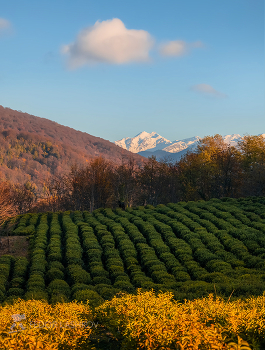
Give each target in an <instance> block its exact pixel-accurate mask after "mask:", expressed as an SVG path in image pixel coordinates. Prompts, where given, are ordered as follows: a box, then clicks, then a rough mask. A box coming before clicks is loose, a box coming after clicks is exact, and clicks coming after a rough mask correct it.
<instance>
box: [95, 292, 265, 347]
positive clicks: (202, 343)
mask: <svg viewBox="0 0 265 350" xmlns="http://www.w3.org/2000/svg"><path fill="white" fill-rule="evenodd" d="M97 312H98V318H99V319H100V320H101V322H102V323H104V324H105V325H108V327H109V329H111V331H112V332H113V333H114V334H115V336H116V337H117V338H119V337H120V338H121V339H124V340H123V344H124V346H125V347H126V346H127V347H126V348H139V347H140V348H143V349H150V350H151V349H181V350H182V349H190V350H191V349H192V350H195V349H233V350H240V349H241V350H247V349H252V347H250V346H254V348H255V349H262V348H261V347H259V345H258V344H259V342H260V340H262V339H264V337H265V295H263V296H261V297H257V298H249V299H247V300H246V301H242V300H238V301H230V302H226V301H224V300H223V299H222V298H219V297H213V295H209V297H207V298H203V299H197V300H194V301H187V302H185V303H183V304H181V303H178V302H176V301H174V300H173V295H172V294H171V293H161V294H158V295H157V296H156V295H155V293H154V292H153V291H147V292H141V291H139V290H138V293H137V295H129V294H127V295H126V294H125V295H122V296H121V297H114V298H113V299H112V300H111V301H107V302H105V303H104V304H103V305H101V306H100V307H99V308H98V309H97ZM117 330H118V332H117ZM121 336H122V337H121ZM243 339H244V340H243ZM246 340H248V342H247V341H246ZM250 344H251V345H250ZM130 346H131V347H130Z"/></svg>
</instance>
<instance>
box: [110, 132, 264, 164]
mask: <svg viewBox="0 0 265 350" xmlns="http://www.w3.org/2000/svg"><path fill="white" fill-rule="evenodd" d="M260 135H262V136H263V137H265V134H260ZM223 138H224V141H225V142H226V143H227V144H230V145H231V146H236V145H237V143H238V141H239V140H240V139H241V136H240V135H239V134H232V135H225V136H223ZM199 140H200V137H199V136H194V137H190V138H188V139H183V140H175V141H169V140H167V139H165V138H164V137H162V136H161V135H159V134H157V133H156V132H154V131H153V132H151V133H148V132H146V131H143V132H141V133H140V134H138V135H136V136H135V137H126V138H123V139H121V140H118V141H115V144H116V145H117V146H120V147H122V148H124V149H127V150H128V151H130V152H133V153H140V154H141V155H142V156H144V157H151V156H152V155H154V156H156V157H157V159H161V158H164V157H167V156H169V157H170V156H171V157H173V159H178V158H180V156H181V155H183V154H184V153H186V152H187V151H190V150H193V149H195V148H196V146H197V142H198V141H199Z"/></svg>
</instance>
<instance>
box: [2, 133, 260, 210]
mask: <svg viewBox="0 0 265 350" xmlns="http://www.w3.org/2000/svg"><path fill="white" fill-rule="evenodd" d="M8 186H9V190H6V193H7V192H8V191H9V193H10V196H9V202H10V201H11V202H12V200H13V201H14V203H16V205H15V207H16V212H17V213H23V212H26V211H29V210H30V211H64V210H88V211H93V210H95V209H97V208H102V207H103V208H106V207H109V208H115V207H118V206H120V207H123V208H125V207H132V206H137V205H147V204H151V205H157V204H165V203H169V202H179V201H196V200H209V199H210V198H223V197H232V198H239V197H247V196H265V138H264V137H263V136H262V135H259V136H249V135H247V136H244V137H243V138H242V139H241V140H240V141H239V142H238V144H237V146H231V145H229V144H227V143H225V142H224V139H223V137H222V136H221V135H218V134H217V135H215V136H207V137H204V138H203V139H201V140H200V141H199V142H198V145H197V147H196V149H194V150H193V151H190V152H188V153H186V154H185V155H184V156H183V157H182V158H181V159H180V160H179V161H177V162H173V161H171V160H170V159H164V160H163V161H157V160H156V158H155V157H151V158H148V159H147V160H146V162H145V163H143V164H142V165H139V164H137V163H136V162H135V160H134V159H133V158H131V159H129V160H128V159H127V160H125V161H124V162H123V163H122V164H121V165H117V164H114V163H112V162H111V161H108V160H106V159H104V158H102V157H98V158H94V159H92V160H91V161H89V162H88V163H87V165H86V166H83V167H78V166H72V168H71V171H70V172H69V173H67V174H64V175H59V176H53V177H51V178H50V179H49V181H48V182H47V183H45V192H44V193H43V194H42V196H39V195H36V194H34V191H31V189H30V186H28V188H25V186H24V187H23V186H20V188H18V187H19V186H18V185H16V186H17V188H16V189H14V188H13V187H12V186H11V185H8ZM8 186H6V185H3V184H2V187H3V188H5V187H8ZM0 191H1V189H0ZM18 193H20V196H19V195H18ZM23 196H24V199H23ZM0 197H1V196H0ZM12 198H13V199H12ZM17 198H19V199H17ZM19 201H20V204H19ZM3 207H4V205H3V204H1V203H0V208H2V209H1V210H3ZM0 215H1V214H0Z"/></svg>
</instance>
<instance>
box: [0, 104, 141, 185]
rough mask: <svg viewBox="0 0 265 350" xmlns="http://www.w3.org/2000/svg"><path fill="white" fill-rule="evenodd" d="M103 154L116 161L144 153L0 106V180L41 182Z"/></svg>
mask: <svg viewBox="0 0 265 350" xmlns="http://www.w3.org/2000/svg"><path fill="white" fill-rule="evenodd" d="M99 156H102V157H103V158H105V159H107V160H110V161H112V162H114V163H118V164H120V163H122V161H123V160H128V159H129V158H134V159H135V160H136V162H138V163H141V162H142V161H143V157H141V156H140V155H137V154H133V153H131V152H129V151H127V150H124V149H122V148H121V147H118V146H116V145H115V144H113V143H112V142H110V141H107V140H104V139H102V138H99V137H95V136H92V135H89V134H87V133H85V132H81V131H77V130H74V129H72V128H69V127H67V126H63V125H60V124H58V123H56V122H53V121H51V120H48V119H45V118H40V117H36V116H33V115H29V114H27V113H23V112H21V111H15V110H12V109H10V108H4V107H3V106H0V180H10V181H12V182H19V183H24V182H27V181H30V182H33V183H35V184H36V185H37V186H40V185H41V183H42V182H43V181H44V180H45V179H46V178H47V177H48V176H49V175H50V174H52V175H56V174H60V173H65V172H68V171H69V170H70V167H71V165H73V164H77V165H85V164H86V162H87V161H89V160H90V159H92V158H94V157H99Z"/></svg>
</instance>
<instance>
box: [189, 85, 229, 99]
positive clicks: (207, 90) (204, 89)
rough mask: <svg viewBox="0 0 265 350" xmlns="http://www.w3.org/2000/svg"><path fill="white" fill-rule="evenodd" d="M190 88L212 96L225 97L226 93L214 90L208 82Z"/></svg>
mask: <svg viewBox="0 0 265 350" xmlns="http://www.w3.org/2000/svg"><path fill="white" fill-rule="evenodd" d="M191 90H193V91H196V92H198V93H200V94H203V95H205V96H212V97H219V98H224V97H227V95H225V94H223V93H222V92H220V91H217V90H215V89H214V88H213V87H212V86H211V85H209V84H198V85H194V86H192V87H191Z"/></svg>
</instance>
